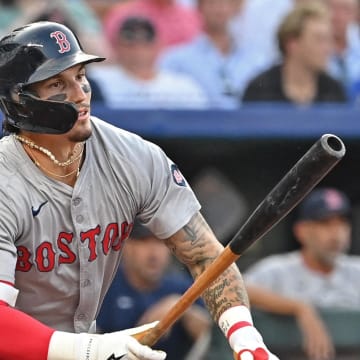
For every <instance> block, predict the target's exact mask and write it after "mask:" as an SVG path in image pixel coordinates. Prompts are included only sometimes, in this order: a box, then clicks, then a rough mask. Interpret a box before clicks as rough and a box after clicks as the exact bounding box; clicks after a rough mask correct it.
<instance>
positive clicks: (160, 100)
mask: <svg viewBox="0 0 360 360" xmlns="http://www.w3.org/2000/svg"><path fill="white" fill-rule="evenodd" d="M117 39H118V41H117V44H116V46H115V49H114V54H115V60H116V63H114V64H105V65H103V66H98V67H96V68H94V69H91V71H90V74H91V77H92V78H93V79H94V80H95V81H96V82H97V84H98V85H99V87H100V89H101V92H102V93H103V95H104V98H105V104H106V105H107V106H109V107H111V108H129V109H133V108H137V109H144V108H147V109H148V108H151V109H154V108H164V109H169V108H181V109H191V108H192V109H203V108H206V107H207V103H208V101H207V97H206V95H205V93H204V92H203V90H202V89H201V88H200V86H199V85H198V84H197V83H196V82H195V81H194V80H193V79H191V78H190V77H188V76H186V75H181V74H177V73H174V72H172V71H165V70H159V69H158V68H157V67H156V61H157V57H158V54H159V51H160V47H159V42H158V39H157V31H156V28H155V25H154V24H153V23H152V22H151V21H150V20H149V19H148V18H145V17H143V16H141V17H140V16H135V15H134V16H129V17H128V18H126V19H125V20H124V21H123V22H122V23H121V25H120V28H119V30H118V38H117Z"/></svg>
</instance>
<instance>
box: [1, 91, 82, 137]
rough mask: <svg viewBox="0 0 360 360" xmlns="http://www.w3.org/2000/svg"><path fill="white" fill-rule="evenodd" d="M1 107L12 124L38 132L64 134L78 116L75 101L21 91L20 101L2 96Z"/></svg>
mask: <svg viewBox="0 0 360 360" xmlns="http://www.w3.org/2000/svg"><path fill="white" fill-rule="evenodd" d="M1 108H2V109H3V111H4V112H5V114H6V119H7V121H8V122H9V124H10V125H13V126H15V127H16V128H20V129H23V130H26V131H32V132H36V133H46V134H64V133H66V132H68V131H69V130H70V129H71V128H72V127H73V126H74V124H75V122H76V120H77V117H78V111H77V109H76V106H75V105H74V104H73V103H71V102H63V101H50V100H40V99H39V98H37V97H35V96H33V95H31V94H30V93H20V94H19V102H15V101H12V100H8V99H6V98H1ZM64 119H66V121H65V120H64Z"/></svg>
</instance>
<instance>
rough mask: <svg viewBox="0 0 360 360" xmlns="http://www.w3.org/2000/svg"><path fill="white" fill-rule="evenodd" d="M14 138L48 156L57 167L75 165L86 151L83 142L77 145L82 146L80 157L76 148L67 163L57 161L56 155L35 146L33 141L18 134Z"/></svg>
mask: <svg viewBox="0 0 360 360" xmlns="http://www.w3.org/2000/svg"><path fill="white" fill-rule="evenodd" d="M14 136H15V138H16V139H17V140H19V141H20V142H22V143H23V144H26V145H27V146H29V147H30V148H31V149H36V150H38V151H40V152H42V153H43V154H45V155H46V156H48V157H49V158H50V160H51V161H52V162H53V163H54V164H55V165H57V166H61V167H65V166H68V165H71V164H72V163H74V162H75V161H76V160H78V159H79V158H80V157H81V156H82V154H83V151H84V143H83V142H82V143H80V144H77V145H82V149H81V151H80V153H79V154H78V155H76V152H75V148H74V150H73V152H72V153H71V155H70V157H69V159H67V160H66V161H59V160H58V159H56V157H55V155H54V154H53V153H52V152H51V151H50V150H48V149H46V148H44V147H43V146H39V145H37V144H35V143H34V142H33V141H32V140H30V139H27V138H24V137H22V136H20V135H18V134H15V135H14Z"/></svg>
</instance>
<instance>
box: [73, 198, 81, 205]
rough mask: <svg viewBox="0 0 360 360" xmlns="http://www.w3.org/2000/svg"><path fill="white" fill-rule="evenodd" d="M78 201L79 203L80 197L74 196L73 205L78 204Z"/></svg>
mask: <svg viewBox="0 0 360 360" xmlns="http://www.w3.org/2000/svg"><path fill="white" fill-rule="evenodd" d="M80 203H81V199H80V198H75V199H74V200H73V204H74V205H75V206H78V205H79V204H80Z"/></svg>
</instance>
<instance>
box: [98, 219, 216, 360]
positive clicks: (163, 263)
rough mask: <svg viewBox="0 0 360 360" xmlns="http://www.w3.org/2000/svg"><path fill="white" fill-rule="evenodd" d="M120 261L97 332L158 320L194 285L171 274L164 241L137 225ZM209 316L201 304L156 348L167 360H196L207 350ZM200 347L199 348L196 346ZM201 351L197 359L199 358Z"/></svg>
mask: <svg viewBox="0 0 360 360" xmlns="http://www.w3.org/2000/svg"><path fill="white" fill-rule="evenodd" d="M123 252H124V256H123V258H122V263H121V264H120V267H119V270H118V272H117V274H116V276H115V279H114V281H113V283H112V286H111V287H110V289H109V291H108V293H107V295H106V297H105V300H104V303H103V306H102V308H101V311H100V314H99V316H98V318H97V326H98V328H99V329H100V332H112V331H116V330H121V329H126V328H128V326H132V325H135V324H138V325H140V324H144V323H147V322H148V321H150V322H153V321H156V320H160V319H161V318H163V316H164V315H165V314H166V313H167V312H168V311H169V310H170V309H171V308H172V307H173V306H174V305H175V303H176V302H177V301H178V300H179V298H180V296H181V295H182V294H183V293H184V292H185V291H186V290H187V289H188V288H189V287H190V286H191V284H192V280H191V278H190V277H189V276H187V275H186V274H183V273H182V272H180V271H179V269H174V270H173V271H171V266H170V265H171V255H170V251H169V249H168V248H167V247H166V245H165V244H164V242H163V240H160V239H158V238H156V237H155V236H154V235H153V234H152V233H151V232H150V231H149V230H147V229H146V228H145V227H144V226H142V225H140V224H139V223H138V222H136V223H135V226H134V229H133V231H132V233H131V235H130V238H129V239H128V240H127V241H126V245H125V246H124V249H123ZM210 325H211V322H210V316H209V315H208V313H207V311H206V310H205V307H204V303H203V302H202V301H201V300H199V301H197V302H196V303H195V304H193V305H192V306H191V307H190V308H189V309H188V310H187V311H186V312H185V313H184V314H183V316H182V317H181V318H180V319H179V320H178V321H177V322H176V323H175V324H174V325H173V326H172V327H171V329H170V330H169V331H168V333H167V334H165V335H164V336H163V337H162V338H161V339H160V340H159V341H158V342H157V344H156V346H157V348H158V349H161V350H164V351H165V352H166V353H167V359H169V360H185V359H188V358H187V356H189V353H190V352H191V353H192V357H191V358H189V359H196V360H198V359H199V360H200V358H201V354H202V352H205V350H206V343H207V341H208V336H207V335H208V334H210V333H209V331H210ZM200 343H201V344H204V345H205V348H204V349H202V346H197V348H198V349H199V350H198V349H196V351H194V350H195V349H194V346H195V344H199V345H200ZM200 351H201V353H200Z"/></svg>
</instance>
